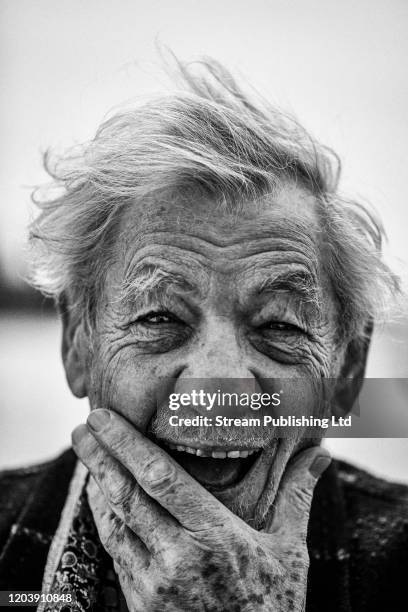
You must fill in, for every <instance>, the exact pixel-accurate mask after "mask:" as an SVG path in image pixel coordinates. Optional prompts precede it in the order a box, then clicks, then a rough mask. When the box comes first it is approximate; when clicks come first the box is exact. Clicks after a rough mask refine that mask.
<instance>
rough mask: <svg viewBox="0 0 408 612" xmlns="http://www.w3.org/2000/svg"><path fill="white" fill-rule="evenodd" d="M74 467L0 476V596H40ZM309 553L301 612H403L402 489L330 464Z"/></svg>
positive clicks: (405, 543) (406, 562)
mask: <svg viewBox="0 0 408 612" xmlns="http://www.w3.org/2000/svg"><path fill="white" fill-rule="evenodd" d="M74 465H75V457H74V454H73V452H72V450H68V451H66V452H65V453H64V454H62V455H61V456H59V457H58V458H57V459H55V460H54V461H50V462H48V463H44V464H42V465H38V466H34V467H30V468H26V469H20V470H10V471H5V472H2V473H0V590H9V591H10V590H14V591H17V590H26V591H28V590H35V591H39V590H41V583H42V577H43V572H44V566H45V563H46V559H47V553H48V549H49V546H50V543H51V540H52V537H53V534H54V533H55V530H56V528H57V526H58V522H59V519H60V514H61V510H62V508H63V505H64V502H65V498H66V495H67V490H68V485H69V482H70V479H71V476H72V472H73V469H74ZM308 546H309V554H310V572H309V585H308V598H307V607H306V609H307V612H317V611H319V612H340V611H342V612H350V611H353V612H354V611H355V612H376V611H378V612H380V611H381V612H385V611H387V612H399V611H401V612H402V611H404V612H405V611H406V610H408V589H407V585H406V582H407V579H408V487H406V486H404V485H398V484H391V483H388V482H385V481H383V480H380V479H378V478H374V477H373V476H370V475H369V474H367V473H366V472H363V471H361V470H358V469H356V468H354V467H352V466H350V465H348V464H346V463H343V462H339V461H333V463H332V465H331V466H330V468H329V469H328V470H327V471H326V473H325V474H324V475H323V477H322V478H321V480H320V482H319V483H318V485H317V488H316V491H315V495H314V498H313V504H312V511H311V519H310V524H309V534H308ZM25 610H27V608H25Z"/></svg>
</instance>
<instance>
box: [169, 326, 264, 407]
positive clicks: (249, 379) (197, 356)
mask: <svg viewBox="0 0 408 612" xmlns="http://www.w3.org/2000/svg"><path fill="white" fill-rule="evenodd" d="M174 391H175V392H177V393H180V394H181V393H186V394H188V395H191V393H192V392H193V393H194V392H195V391H197V392H199V391H201V392H203V393H205V394H210V395H211V396H212V397H215V396H217V397H218V394H219V393H221V394H237V393H249V394H251V393H254V392H259V384H258V381H257V380H256V377H255V375H254V373H253V371H252V369H251V363H250V359H249V357H248V355H246V354H245V351H244V347H243V346H242V344H241V343H240V342H239V339H238V337H237V333H236V330H235V329H234V328H233V326H232V324H231V322H230V321H229V320H228V319H226V318H225V319H224V318H221V317H219V318H218V319H217V320H215V321H213V322H212V324H211V326H209V327H208V328H207V333H206V335H205V337H203V338H201V339H200V342H198V343H197V346H196V347H195V349H194V351H192V352H191V353H189V354H188V355H187V356H186V361H185V367H184V369H183V370H182V371H181V372H180V374H179V376H178V378H177V380H176V381H175V388H174ZM205 397H207V395H206V396H205ZM191 408H193V410H194V411H195V412H199V413H201V414H205V413H206V410H209V406H208V402H207V403H206V402H204V405H197V404H195V406H194V407H193V406H191ZM229 409H231V410H234V412H235V416H236V415H237V414H238V412H240V411H241V409H240V408H239V406H237V405H236V404H234V402H232V404H231V405H230V406H229ZM211 410H212V416H213V415H214V413H215V412H216V411H217V404H215V405H214V406H213V408H212V409H211ZM218 411H219V412H220V413H222V414H228V413H229V410H228V408H227V407H224V408H220V407H218ZM230 416H231V415H230Z"/></svg>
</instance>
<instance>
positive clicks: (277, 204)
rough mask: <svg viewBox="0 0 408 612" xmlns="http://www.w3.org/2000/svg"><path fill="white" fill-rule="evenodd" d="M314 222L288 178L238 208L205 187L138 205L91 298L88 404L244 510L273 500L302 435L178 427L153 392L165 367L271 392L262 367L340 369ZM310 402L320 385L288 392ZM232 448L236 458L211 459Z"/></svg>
mask: <svg viewBox="0 0 408 612" xmlns="http://www.w3.org/2000/svg"><path fill="white" fill-rule="evenodd" d="M318 229H319V227H318V220H317V215H316V212H315V207H314V201H313V198H312V197H311V196H308V195H307V194H306V193H305V192H304V191H303V190H301V189H300V188H297V187H293V186H286V187H285V188H282V189H281V191H280V192H279V193H277V194H276V195H275V196H274V197H273V198H272V197H270V198H268V199H265V200H263V201H262V202H259V203H257V204H253V203H249V204H248V205H247V206H246V207H245V206H244V207H243V209H242V211H240V212H234V213H226V212H225V211H222V210H221V209H220V208H219V207H217V206H216V205H215V204H214V203H213V202H211V201H204V200H202V199H201V200H197V201H192V200H190V201H181V200H179V201H178V202H177V203H175V202H174V199H172V201H165V199H164V198H163V199H160V198H157V199H156V200H155V201H147V202H144V203H143V205H134V206H133V207H130V208H129V209H128V210H127V211H126V212H125V214H124V216H123V218H122V221H121V227H120V233H118V236H120V239H118V241H117V245H116V247H115V248H116V251H115V258H114V262H113V264H112V265H111V266H110V268H109V270H108V274H107V278H106V285H105V292H104V296H103V298H101V302H100V305H99V313H98V322H97V326H96V330H95V335H94V338H93V345H92V358H91V360H90V365H89V372H88V375H87V391H88V396H89V398H90V403H91V408H101V407H105V408H110V409H113V410H115V411H117V412H118V413H120V414H121V415H123V416H124V417H125V418H127V419H128V420H129V421H130V422H131V423H133V424H134V426H135V427H137V428H138V429H139V430H140V431H142V432H146V433H147V434H148V435H149V436H151V437H152V438H153V439H155V440H157V442H158V443H159V444H160V445H161V446H163V448H166V449H168V450H169V452H170V454H172V456H173V457H174V458H175V459H176V460H177V461H178V462H179V463H180V464H181V465H182V466H183V467H184V468H185V469H187V470H188V471H189V472H190V473H191V474H192V475H193V476H194V477H195V478H196V479H197V480H198V481H200V482H201V483H202V484H203V485H204V486H205V487H207V488H208V489H210V490H211V491H212V492H213V493H214V495H216V496H217V497H218V498H219V499H220V500H221V501H222V502H223V503H225V504H226V505H227V506H229V507H230V508H231V509H232V510H233V511H234V512H236V513H237V514H239V515H240V516H241V517H242V518H244V519H245V520H248V521H251V520H253V519H254V517H255V520H256V517H257V515H258V518H259V513H264V511H265V508H266V506H267V505H268V504H270V502H271V501H273V498H274V496H275V494H276V490H277V487H278V484H279V481H280V478H281V476H282V474H283V471H284V469H285V466H286V464H287V462H288V460H289V459H290V457H291V456H292V455H293V454H294V453H295V452H296V451H297V450H299V449H300V448H301V447H304V446H307V445H308V444H310V443H311V442H310V440H307V439H306V438H305V437H304V431H303V430H301V429H298V430H297V432H296V433H295V434H294V435H293V437H291V438H284V439H280V440H279V441H277V440H276V437H274V431H273V430H272V428H258V429H257V430H256V431H255V429H254V428H245V427H239V428H234V427H232V428H229V430H228V431H227V429H226V428H221V429H217V430H216V428H211V429H208V430H205V428H198V427H197V428H194V427H190V428H189V427H185V428H182V427H180V428H174V427H170V426H169V424H168V416H169V412H168V408H166V407H164V406H160V405H158V404H157V397H158V395H159V394H160V389H161V388H162V387H163V380H164V379H173V380H174V383H173V388H172V389H171V390H170V391H171V392H175V393H180V392H186V391H189V390H191V388H192V386H191V385H193V386H194V384H193V383H192V382H191V380H192V379H200V380H201V381H202V386H204V390H205V386H206V385H208V389H207V390H208V391H214V382H213V381H214V379H217V381H219V380H220V379H252V380H253V381H254V383H255V386H256V389H257V390H261V391H266V392H268V393H273V392H278V391H279V388H277V387H276V386H274V383H273V382H272V381H271V379H275V380H276V379H281V380H282V379H288V378H302V379H309V380H313V379H314V380H316V379H319V378H320V377H322V376H335V375H336V374H337V373H338V372H337V365H336V364H337V362H338V351H337V352H336V346H335V340H334V338H335V332H336V313H335V307H334V300H333V297H332V294H331V291H330V285H329V282H328V279H327V278H326V277H325V275H324V272H323V270H322V257H321V252H320V246H319V238H318V236H319V234H318ZM124 287H125V288H126V299H125V298H124V297H123V296H124ZM311 295H314V296H315V298H316V299H314V300H312V301H311ZM318 304H320V307H319V306H318ZM335 354H336V358H335V357H334V355H335ZM267 380H269V381H270V382H269V383H267V382H265V381H267ZM267 384H269V388H268V389H265V385H267ZM311 388H313V385H312V386H311ZM230 390H231V389H228V391H230ZM318 405H319V398H318V397H316V394H313V393H309V394H307V393H304V392H302V393H298V394H296V393H294V394H292V396H291V397H290V399H289V400H288V401H287V402H286V404H285V411H286V410H287V412H288V414H293V413H296V412H299V407H301V412H302V414H313V413H314V414H316V413H317V411H318ZM165 411H166V412H165ZM183 415H184V416H186V415H187V412H183ZM190 416H192V414H190ZM275 436H276V432H275ZM169 444H170V447H169ZM176 445H178V446H179V447H180V446H182V447H184V449H188V450H180V449H179V450H177V449H176V448H174V446H176ZM237 450H238V451H240V454H241V456H240V457H238V458H235V457H234V458H229V457H228V456H225V457H224V458H214V457H212V453H213V452H216V453H221V456H222V455H223V454H224V453H228V452H230V451H237ZM197 451H199V452H198V455H197ZM245 451H249V455H248V457H245V454H246V453H245Z"/></svg>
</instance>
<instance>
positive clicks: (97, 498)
mask: <svg viewBox="0 0 408 612" xmlns="http://www.w3.org/2000/svg"><path fill="white" fill-rule="evenodd" d="M87 494H88V500H89V506H90V508H91V510H92V514H93V517H94V519H95V525H96V528H97V530H98V534H99V538H100V540H101V542H102V545H103V547H104V549H105V550H106V552H107V553H108V554H109V555H110V556H111V557H112V559H114V561H115V563H116V564H117V565H119V566H120V567H121V568H122V569H123V570H124V571H126V572H130V571H134V572H139V573H140V572H142V571H143V570H145V569H147V568H148V567H149V565H150V554H149V552H148V551H147V549H146V547H145V546H144V544H143V543H142V542H141V540H140V539H139V538H138V537H137V536H136V535H135V534H134V533H133V532H132V531H131V530H130V529H129V528H128V527H127V526H126V525H125V523H123V521H121V520H120V518H119V517H118V516H117V515H116V514H115V513H114V512H113V511H112V510H111V508H110V507H109V505H108V503H107V501H106V499H105V497H104V495H103V493H102V492H101V490H100V489H99V487H98V485H97V484H96V483H95V481H94V479H93V478H91V480H90V482H89V483H88V486H87Z"/></svg>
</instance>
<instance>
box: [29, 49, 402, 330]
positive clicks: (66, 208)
mask: <svg viewBox="0 0 408 612" xmlns="http://www.w3.org/2000/svg"><path fill="white" fill-rule="evenodd" d="M200 66H201V69H200V70H199V71H198V72H197V71H195V70H194V69H193V68H192V67H191V66H190V65H184V64H181V63H178V71H179V76H181V77H182V78H181V87H180V89H179V90H178V91H176V92H175V93H174V94H173V95H167V96H164V97H160V98H158V99H153V100H152V101H150V102H149V103H147V104H144V105H139V106H136V107H135V108H131V109H129V108H127V109H126V110H123V111H121V112H118V113H116V114H115V115H114V116H112V117H111V118H109V119H108V120H107V121H105V122H104V123H103V124H102V125H101V126H100V128H99V129H98V131H97V133H96V135H95V137H94V138H93V140H91V141H90V142H89V143H87V144H86V145H84V146H82V147H79V148H75V149H73V150H71V151H69V152H68V153H66V154H65V155H63V156H60V157H58V158H57V159H53V158H52V156H50V155H49V154H46V155H45V157H44V162H45V167H46V169H47V171H48V172H49V174H50V175H51V177H52V179H53V183H52V185H51V186H50V187H49V188H48V189H46V190H45V191H44V189H39V190H36V191H35V192H34V195H33V199H34V202H35V203H36V204H37V206H38V207H39V209H40V213H39V215H38V216H37V218H36V219H35V221H34V222H33V223H32V225H31V228H30V243H31V246H32V272H31V282H32V284H33V285H34V286H35V287H37V288H38V289H40V290H41V291H42V292H43V293H44V294H46V295H48V296H52V297H53V298H54V299H55V300H56V302H57V303H60V304H61V303H65V304H68V305H69V306H70V308H71V309H73V310H74V311H75V312H76V314H77V316H78V317H86V320H87V321H92V320H93V317H94V315H95V311H96V304H97V300H98V295H99V293H100V291H101V289H102V286H103V280H104V271H105V270H106V268H107V265H108V261H109V256H110V253H112V249H113V247H114V245H115V241H117V239H118V235H117V232H118V225H119V222H120V219H121V214H122V211H123V210H124V209H125V207H127V206H130V205H131V204H132V203H134V202H135V201H140V200H141V199H143V198H145V197H147V196H149V197H150V196H154V194H155V193H156V192H162V193H163V192H167V191H168V192H169V193H172V194H177V193H180V194H182V193H183V191H185V190H196V191H198V192H200V193H203V194H205V195H206V196H208V197H210V198H213V199H215V200H217V201H219V202H224V204H225V203H226V205H228V206H231V207H233V206H234V205H236V204H237V203H239V204H240V205H242V206H244V205H246V206H249V205H250V204H251V202H253V201H254V200H256V199H257V198H259V197H264V196H267V194H269V193H273V192H274V191H275V190H276V188H277V187H278V186H279V185H280V184H284V183H285V182H288V181H289V182H292V183H293V182H295V183H296V184H298V185H300V186H301V187H303V188H304V189H305V190H306V191H307V192H309V193H310V194H312V195H313V196H314V197H315V200H316V203H317V210H318V214H319V218H320V222H321V236H322V244H323V247H324V253H323V260H324V261H323V266H324V267H325V268H326V270H327V273H328V275H329V278H330V279H331V283H332V286H333V290H334V293H335V295H336V298H337V301H338V306H339V308H338V310H339V330H340V331H341V335H342V336H344V337H348V338H350V337H363V335H364V329H365V328H366V326H367V324H368V322H370V321H372V320H376V319H377V318H379V317H382V315H383V312H384V307H385V305H386V302H387V297H390V296H392V295H393V294H394V292H397V291H398V281H397V279H396V277H395V276H394V275H393V274H392V272H391V271H390V269H389V268H388V267H387V265H386V264H385V263H384V262H383V259H382V255H381V243H382V239H383V236H384V233H383V229H382V226H381V224H380V223H379V221H378V220H377V219H376V217H375V215H374V214H373V213H372V212H371V211H370V210H369V209H368V208H367V207H365V206H363V205H361V204H359V203H357V202H355V201H353V200H349V199H345V198H343V197H341V196H340V195H339V193H338V181H339V176H340V163H339V160H338V158H337V156H336V155H335V154H334V153H333V152H332V151H331V150H330V149H328V148H327V147H325V146H323V145H321V144H320V143H318V142H317V141H316V140H314V139H313V138H312V137H311V136H310V135H309V134H308V133H307V132H306V130H305V129H303V128H302V127H301V126H300V125H299V123H298V122H297V121H295V120H294V119H293V118H291V117H289V116H287V115H286V114H284V113H283V112H281V111H279V110H277V109H275V108H273V107H272V106H270V105H269V104H267V103H266V102H265V101H256V102H254V101H252V100H251V99H250V98H249V97H248V96H247V95H245V94H244V93H243V91H242V90H241V89H240V88H239V87H238V85H237V83H236V82H235V80H234V79H233V78H232V76H231V75H230V73H229V72H228V71H227V70H225V68H223V67H222V66H221V65H220V64H218V63H217V62H215V61H213V60H206V61H203V62H201V63H200ZM305 205H307V204H305Z"/></svg>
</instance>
